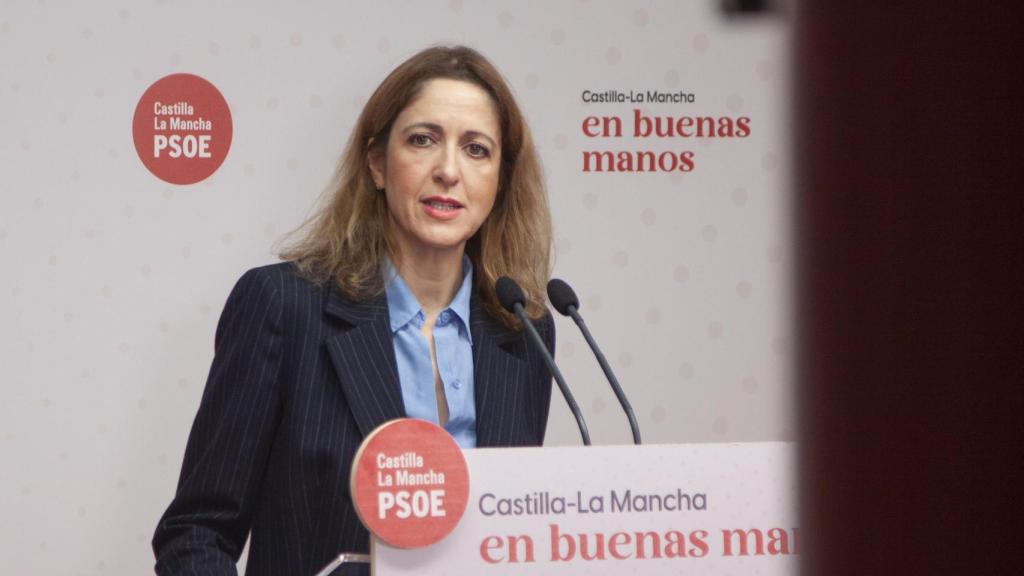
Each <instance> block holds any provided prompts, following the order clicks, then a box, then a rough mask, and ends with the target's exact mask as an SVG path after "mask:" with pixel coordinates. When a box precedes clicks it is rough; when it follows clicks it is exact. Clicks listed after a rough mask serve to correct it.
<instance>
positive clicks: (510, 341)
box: [469, 293, 526, 448]
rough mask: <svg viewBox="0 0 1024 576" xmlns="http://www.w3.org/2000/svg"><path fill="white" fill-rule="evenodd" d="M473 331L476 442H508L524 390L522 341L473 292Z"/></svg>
mask: <svg viewBox="0 0 1024 576" xmlns="http://www.w3.org/2000/svg"><path fill="white" fill-rule="evenodd" d="M469 317H470V331H471V333H472V335H473V388H474V397H475V398H474V399H475V401H476V444H477V446H479V447H481V448H484V447H489V446H509V445H512V444H514V443H515V442H514V440H515V425H516V422H515V413H516V411H515V410H514V407H515V406H517V405H518V404H519V396H520V395H521V394H524V393H525V392H524V390H523V384H522V380H523V378H524V376H525V375H526V369H525V364H526V363H525V362H524V361H523V358H524V357H525V356H524V353H525V351H524V350H523V349H522V347H523V345H524V344H525V342H524V340H523V338H522V335H521V334H520V333H519V332H516V331H514V330H510V329H508V328H506V327H505V326H504V325H503V324H501V323H500V322H498V321H497V320H496V319H494V318H492V317H491V316H490V315H488V314H487V312H486V311H485V310H484V308H483V304H482V302H480V299H479V298H478V297H477V296H476V294H475V293H474V294H473V297H472V298H471V300H470V311H469Z"/></svg>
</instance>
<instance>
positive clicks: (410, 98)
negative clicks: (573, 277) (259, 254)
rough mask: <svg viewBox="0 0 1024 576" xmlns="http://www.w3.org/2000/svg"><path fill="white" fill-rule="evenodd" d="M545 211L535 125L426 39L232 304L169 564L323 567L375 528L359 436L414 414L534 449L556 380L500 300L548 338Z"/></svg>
mask: <svg viewBox="0 0 1024 576" xmlns="http://www.w3.org/2000/svg"><path fill="white" fill-rule="evenodd" d="M550 228H551V225H550V217H549V214H548V208H547V199H546V193H545V190H544V186H543V183H542V180H541V171H540V168H539V165H538V161H537V158H536V152H535V150H534V147H533V143H532V141H531V139H530V135H529V131H528V129H527V126H526V123H525V121H524V119H523V116H522V114H521V112H520V111H519V108H518V106H517V105H516V103H515V100H514V99H513V97H512V94H511V92H510V90H509V88H508V86H507V85H506V83H505V82H504V80H503V79H502V77H501V75H500V74H499V73H498V72H497V70H496V69H495V68H494V67H493V66H492V65H491V64H490V63H489V62H488V61H487V60H486V59H484V58H483V57H482V56H481V55H480V54H478V53H477V52H475V51H473V50H471V49H468V48H464V47H455V48H430V49H427V50H424V51H423V52H420V53H419V54H417V55H415V56H413V57H412V58H410V59H409V60H407V61H406V62H404V63H403V64H401V65H400V66H399V67H398V68H397V69H395V70H394V71H393V72H392V73H391V74H390V75H389V76H388V77H387V78H386V79H385V80H384V82H383V83H382V84H381V85H380V86H379V87H378V88H377V90H376V91H375V92H374V94H373V96H371V98H370V100H369V102H367V104H366V107H365V108H364V109H363V112H362V114H361V115H360V118H359V121H358V124H357V127H356V129H355V132H354V133H353V135H352V137H351V139H350V140H349V143H348V146H347V149H346V151H345V154H344V156H343V158H342V161H341V166H340V168H339V171H338V179H337V186H335V187H334V190H333V191H332V192H331V194H330V195H329V197H328V198H327V201H326V203H325V205H324V207H323V208H322V209H321V210H320V211H319V213H318V214H316V215H315V216H314V217H313V218H312V219H311V220H310V221H309V222H307V223H306V225H305V226H304V227H303V228H301V229H300V230H299V239H298V241H297V242H295V243H294V244H293V245H292V246H291V247H290V248H289V249H288V250H286V251H285V252H284V254H283V255H282V256H283V259H284V260H286V261H285V262H283V263H280V264H277V265H272V266H267V267H263V268H257V269H254V270H250V271H249V272H247V273H246V274H245V275H244V276H243V277H242V278H241V280H239V282H238V284H237V285H236V286H235V288H234V290H233V291H232V293H231V295H230V296H229V297H228V301H227V304H226V305H225V308H224V312H223V314H222V316H221V320H220V323H219V324H218V327H217V334H216V344H215V348H216V354H215V357H214V361H213V366H212V368H211V371H210V376H209V379H208V381H207V385H206V390H205V392H204V394H203V399H202V404H201V406H200V408H199V412H198V414H197V416H196V420H195V423H194V425H193V428H192V432H191V434H190V436H189V440H188V445H187V447H186V452H185V460H184V464H183V466H182V471H181V477H180V480H179V485H178V490H177V494H176V496H175V498H174V501H173V502H172V503H171V505H170V507H169V508H168V509H167V512H166V513H165V514H164V516H163V518H162V519H161V520H160V523H159V525H158V527H157V530H156V534H155V536H154V539H153V548H154V551H155V553H156V556H157V565H156V568H157V572H158V573H160V574H190V573H197V574H198V573H202V574H210V573H218V574H219V573H225V574H233V573H234V572H235V562H236V561H237V559H238V557H239V555H240V554H241V551H242V548H243V546H244V544H245V540H246V537H247V535H249V534H250V531H251V541H250V550H249V557H248V563H247V566H248V573H249V574H312V573H314V572H316V570H317V569H319V568H320V567H321V566H323V565H324V564H326V563H328V562H329V561H330V560H331V559H332V558H333V557H334V556H335V555H336V554H337V553H339V552H342V551H355V552H359V551H366V550H367V549H368V535H367V532H366V530H365V528H363V526H362V525H361V524H360V523H359V521H358V519H357V518H356V514H355V512H354V510H353V508H352V502H351V500H350V499H349V495H348V477H349V466H350V462H351V459H352V456H353V454H354V453H355V451H356V449H357V448H358V446H359V443H360V442H361V441H362V438H363V437H364V436H365V435H366V434H368V433H369V432H370V431H372V430H373V429H374V428H375V427H377V426H378V425H380V424H381V423H383V422H385V421H387V420H390V419H393V418H399V417H403V416H413V417H419V418H425V419H428V420H433V421H434V422H438V423H439V424H441V425H443V426H444V427H445V428H446V429H447V430H448V431H449V432H451V434H452V435H453V437H455V439H456V441H457V442H459V444H460V445H461V446H463V447H467V448H468V447H473V446H518V445H539V444H541V443H542V442H543V439H544V429H545V425H546V422H547V415H548V406H549V401H550V395H551V377H550V374H549V373H548V371H547V369H546V368H545V367H544V365H543V363H542V361H541V360H540V356H539V354H538V352H537V351H536V350H533V349H532V348H531V346H530V344H529V343H528V342H527V341H526V339H525V337H524V336H523V333H522V331H521V327H520V326H518V325H517V321H516V320H515V318H514V317H512V316H511V315H509V314H508V313H506V312H505V311H504V310H502V309H501V306H500V304H498V301H497V297H496V295H495V292H494V283H495V280H496V279H497V278H499V277H500V276H503V275H504V276H510V277H512V278H514V279H516V280H517V281H518V283H519V284H520V285H521V286H522V287H523V289H524V292H525V293H526V296H527V298H528V300H529V302H528V303H527V306H526V308H527V312H528V313H529V315H530V316H531V318H533V319H535V321H536V322H535V323H536V325H537V327H538V330H539V331H540V332H541V334H542V335H543V336H544V339H545V341H546V343H547V346H548V348H549V349H551V350H553V349H554V325H553V323H552V321H551V317H550V316H549V315H547V314H546V313H545V307H544V305H543V296H542V294H543V292H542V289H543V288H542V287H543V286H544V285H545V284H546V282H547V273H548V266H549V264H548V259H549V250H550V238H551V232H550Z"/></svg>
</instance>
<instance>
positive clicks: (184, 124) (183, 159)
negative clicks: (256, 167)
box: [132, 74, 231, 185]
mask: <svg viewBox="0 0 1024 576" xmlns="http://www.w3.org/2000/svg"><path fill="white" fill-rule="evenodd" d="M132 134H133V137H134V139H135V152H136V153H138V155H139V159H140V160H142V163H143V165H145V166H146V168H147V169H148V170H149V171H150V172H151V173H152V174H153V175H154V176H156V177H157V178H159V179H161V180H163V181H164V182H169V183H171V184H181V185H187V184H195V183H196V182H201V181H203V180H205V179H206V178H208V177H209V176H210V175H211V174H213V173H214V172H216V171H217V169H218V168H220V165H221V164H223V163H224V159H225V158H227V155H228V150H229V149H230V148H231V110H230V109H229V108H228V103H227V101H226V100H224V96H223V95H221V93H220V90H217V87H216V86H214V85H213V84H211V83H210V82H209V81H207V80H206V79H204V78H201V77H199V76H196V75H195V74H171V75H170V76H164V77H163V78H161V79H159V80H157V81H156V82H154V83H153V84H152V85H151V86H150V87H149V88H147V89H146V92H145V93H143V94H142V98H140V99H139V103H138V105H136V107H135V118H134V121H133V122H132Z"/></svg>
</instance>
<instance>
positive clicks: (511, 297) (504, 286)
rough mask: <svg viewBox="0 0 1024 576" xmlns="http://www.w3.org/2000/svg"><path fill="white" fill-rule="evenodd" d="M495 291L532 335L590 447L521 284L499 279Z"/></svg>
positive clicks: (578, 408)
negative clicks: (528, 309) (530, 314)
mask: <svg viewBox="0 0 1024 576" xmlns="http://www.w3.org/2000/svg"><path fill="white" fill-rule="evenodd" d="M494 289H495V292H497V293H498V302H500V303H501V307H502V308H504V309H505V310H508V311H509V312H511V313H512V314H515V315H516V317H518V318H519V321H520V322H522V323H523V328H524V329H525V330H526V333H527V334H529V335H530V340H531V341H532V342H533V344H534V345H535V346H536V347H537V349H538V350H540V355H541V357H542V358H544V363H545V364H547V366H548V370H550V371H551V375H552V376H554V377H555V382H557V383H558V389H559V390H561V391H562V396H563V397H564V398H565V402H566V404H568V405H569V410H570V411H572V415H573V416H574V417H575V418H576V424H577V425H578V426H579V428H580V436H582V437H583V445H584V446H590V432H588V431H587V423H586V422H584V421H583V414H581V413H580V407H579V406H577V405H576V399H575V398H573V395H572V392H570V391H569V385H568V384H566V383H565V378H563V377H562V372H561V370H559V369H558V366H556V365H555V359H554V358H552V357H551V352H549V351H548V347H547V346H545V345H544V340H542V339H541V337H540V334H538V333H537V329H536V328H534V327H533V322H530V319H529V318H528V317H527V316H526V311H525V310H524V309H523V303H524V302H525V301H526V297H525V296H523V289H522V288H520V287H519V284H516V281H515V280H513V279H511V278H509V277H508V276H502V277H501V278H498V282H497V283H496V284H495V285H494Z"/></svg>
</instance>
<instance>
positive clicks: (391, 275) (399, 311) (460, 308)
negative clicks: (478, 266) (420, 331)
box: [383, 254, 473, 342]
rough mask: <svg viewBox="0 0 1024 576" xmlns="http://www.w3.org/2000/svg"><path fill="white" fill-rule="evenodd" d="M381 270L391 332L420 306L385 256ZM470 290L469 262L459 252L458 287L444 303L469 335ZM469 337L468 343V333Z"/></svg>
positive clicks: (418, 312)
mask: <svg viewBox="0 0 1024 576" xmlns="http://www.w3.org/2000/svg"><path fill="white" fill-rule="evenodd" d="M383 269H384V286H385V287H384V291H385V293H386V294H387V299H388V315H389V316H390V318H389V319H390V321H391V332H392V333H394V332H397V331H398V330H399V329H401V328H402V327H403V326H405V325H406V324H408V323H409V322H411V321H412V320H413V319H414V318H416V317H417V316H418V315H419V314H420V313H421V312H422V308H421V307H420V303H419V301H418V300H416V296H415V295H414V294H413V293H412V290H410V289H409V285H408V284H406V283H405V279H403V278H402V275H401V274H399V273H398V270H397V269H395V267H394V265H393V264H392V263H391V259H390V258H388V257H386V256H385V257H384V263H383ZM472 292H473V263H472V262H470V260H469V257H468V256H466V255H465V254H463V255H462V284H461V285H460V286H459V290H458V292H456V293H455V297H454V298H452V301H451V302H450V303H449V304H448V308H447V309H448V310H451V311H452V312H454V313H455V315H456V316H458V317H459V319H460V320H462V325H463V327H465V328H466V334H470V331H469V301H470V297H471V296H472ZM469 338H470V341H471V342H472V338H473V337H472V335H470V336H469Z"/></svg>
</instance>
